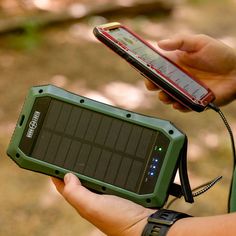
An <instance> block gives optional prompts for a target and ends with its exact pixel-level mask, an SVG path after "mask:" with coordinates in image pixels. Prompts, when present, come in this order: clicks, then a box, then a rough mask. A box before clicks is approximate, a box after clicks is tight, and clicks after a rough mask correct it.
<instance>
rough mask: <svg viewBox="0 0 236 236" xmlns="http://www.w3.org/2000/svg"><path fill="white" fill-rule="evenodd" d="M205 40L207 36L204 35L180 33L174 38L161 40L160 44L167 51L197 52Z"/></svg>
mask: <svg viewBox="0 0 236 236" xmlns="http://www.w3.org/2000/svg"><path fill="white" fill-rule="evenodd" d="M205 42H206V36H204V35H178V36H176V37H174V38H170V39H165V40H161V41H159V42H158V46H159V47H160V48H162V49H164V50H167V51H174V50H181V51H185V52H196V51H198V50H199V48H200V47H202V44H204V43H205Z"/></svg>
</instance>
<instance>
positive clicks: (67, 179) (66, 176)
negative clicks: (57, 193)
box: [64, 173, 71, 184]
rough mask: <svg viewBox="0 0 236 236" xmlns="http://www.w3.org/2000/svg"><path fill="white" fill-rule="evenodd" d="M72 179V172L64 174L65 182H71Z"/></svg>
mask: <svg viewBox="0 0 236 236" xmlns="http://www.w3.org/2000/svg"><path fill="white" fill-rule="evenodd" d="M70 179H71V174H70V173H67V174H66V175H65V176H64V183H65V184H68V183H69V182H70Z"/></svg>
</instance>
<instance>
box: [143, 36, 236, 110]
mask: <svg viewBox="0 0 236 236" xmlns="http://www.w3.org/2000/svg"><path fill="white" fill-rule="evenodd" d="M158 46H159V47H160V48H161V49H163V50H165V51H164V53H163V54H164V55H165V56H167V57H168V58H170V60H172V61H174V62H175V63H176V64H178V65H179V66H180V67H182V68H184V69H185V70H186V71H188V72H189V73H190V75H193V77H195V78H196V79H199V80H201V81H202V82H203V83H204V84H205V85H206V86H208V87H209V88H210V89H211V90H212V91H213V93H214V94H215V96H216V100H215V103H216V105H218V106H221V105H226V104H228V103H229V102H231V101H232V100H234V99H235V98H236V52H235V51H234V50H233V49H232V48H230V47H228V46H226V45H225V44H223V43H222V42H220V41H218V40H216V39H213V38H211V37H209V36H206V35H179V36H176V37H174V38H171V39H166V40H162V41H159V42H158ZM146 86H147V88H148V89H149V90H158V87H157V86H156V85H154V84H153V83H151V82H150V81H149V80H147V81H146ZM159 99H160V100H161V101H162V102H164V103H166V104H172V105H173V107H174V108H175V109H178V110H181V111H188V109H187V108H185V107H183V106H182V105H181V104H179V103H178V102H176V101H174V100H173V99H172V98H171V97H169V96H168V95H167V94H166V93H164V92H163V91H161V92H160V93H159Z"/></svg>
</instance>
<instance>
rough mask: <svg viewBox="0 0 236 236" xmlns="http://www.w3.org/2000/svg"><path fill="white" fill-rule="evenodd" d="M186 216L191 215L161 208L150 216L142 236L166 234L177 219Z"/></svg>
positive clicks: (161, 235) (163, 235) (162, 235)
mask: <svg viewBox="0 0 236 236" xmlns="http://www.w3.org/2000/svg"><path fill="white" fill-rule="evenodd" d="M186 217H191V216H190V215H188V214H185V213H182V212H177V211H171V210H166V209H160V210H158V211H157V212H155V213H153V214H152V215H150V216H149V218H148V223H147V225H146V226H145V228H144V230H143V233H142V236H165V235H166V234H167V232H168V230H169V228H170V227H171V226H172V225H173V224H174V223H175V222H176V221H177V220H179V219H182V218H186Z"/></svg>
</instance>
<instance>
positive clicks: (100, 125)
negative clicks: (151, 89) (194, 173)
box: [7, 85, 187, 207]
mask: <svg viewBox="0 0 236 236" xmlns="http://www.w3.org/2000/svg"><path fill="white" fill-rule="evenodd" d="M186 141H187V138H186V136H185V135H184V134H183V133H182V132H181V131H180V130H178V129H177V128H176V127H175V126H174V125H173V124H172V123H171V122H169V121H166V120H162V119H158V118H155V117H149V116H145V115H141V114H137V113H134V112H130V111H127V110H124V109H121V108H117V107H113V106H110V105H107V104H103V103H101V102H98V101H94V100H91V99H89V98H86V97H82V96H79V95H76V94H73V93H70V92H68V91H65V90H63V89H61V88H58V87H55V86H52V85H45V86H36V87H32V88H31V89H30V90H29V94H28V96H27V97H26V100H25V103H24V106H23V108H22V111H21V114H20V116H19V119H18V122H17V124H16V128H15V131H14V134H13V136H12V139H11V142H10V144H9V147H8V150H7V154H8V155H9V156H10V157H11V158H12V159H13V160H14V161H15V162H16V163H17V165H19V166H20V167H22V168H25V169H28V170H32V171H36V172H40V173H44V174H47V175H50V176H55V177H58V178H61V179H62V178H63V177H64V175H65V174H66V173H68V172H72V173H74V174H75V175H77V176H78V177H79V178H80V180H81V182H82V184H83V185H84V186H85V187H87V188H89V189H91V190H93V191H96V192H99V193H106V194H114V195H117V196H120V197H123V198H126V199H130V200H132V201H134V202H136V203H139V204H141V205H143V206H145V207H161V206H163V205H164V203H165V202H166V199H167V197H168V196H169V193H170V188H171V185H172V183H173V179H174V177H175V175H176V170H177V168H178V167H179V163H180V159H181V155H182V153H183V150H184V149H186Z"/></svg>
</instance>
